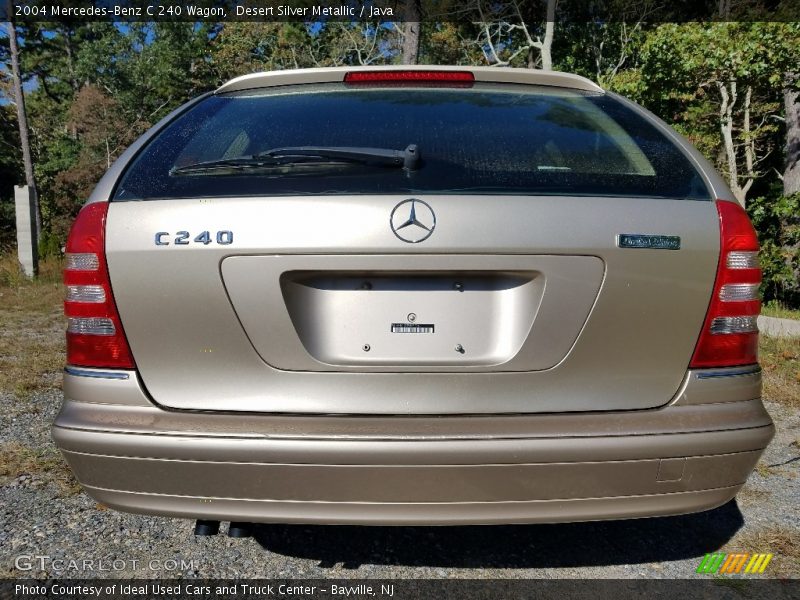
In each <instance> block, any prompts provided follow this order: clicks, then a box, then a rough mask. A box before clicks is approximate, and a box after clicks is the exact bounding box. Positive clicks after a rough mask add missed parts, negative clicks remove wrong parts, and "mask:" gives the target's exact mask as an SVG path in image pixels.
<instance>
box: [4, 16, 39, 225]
mask: <svg viewBox="0 0 800 600" xmlns="http://www.w3.org/2000/svg"><path fill="white" fill-rule="evenodd" d="M6 6H7V9H8V18H9V19H12V18H13V6H12V5H11V2H10V0H9V1H8V2H7V3H6ZM8 45H9V49H10V51H11V78H12V83H13V87H14V101H15V102H16V104H17V123H18V124H19V141H20V145H21V146H22V162H23V164H24V165H25V183H26V184H27V185H28V187H29V188H31V190H32V191H33V198H34V201H33V202H34V205H33V210H34V214H35V216H36V239H37V240H38V239H39V235H40V234H41V232H42V216H41V213H40V212H39V198H38V195H37V193H36V181H35V179H34V177H33V160H32V158H31V143H30V139H29V137H28V115H27V113H26V111H25V96H24V95H23V93H22V75H21V74H20V70H19V46H18V45H17V29H16V26H15V25H14V21H13V20H10V21H9V25H8Z"/></svg>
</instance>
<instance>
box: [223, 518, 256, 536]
mask: <svg viewBox="0 0 800 600" xmlns="http://www.w3.org/2000/svg"><path fill="white" fill-rule="evenodd" d="M251 535H253V524H252V523H243V522H240V521H231V526H230V527H228V537H232V538H248V537H250V536H251Z"/></svg>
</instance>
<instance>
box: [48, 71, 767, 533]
mask: <svg viewBox="0 0 800 600" xmlns="http://www.w3.org/2000/svg"><path fill="white" fill-rule="evenodd" d="M409 149H411V150H409ZM409 152H411V153H412V154H413V156H412V157H411V158H409V154H408V153H409ZM395 158H397V160H395ZM757 250H758V243H757V240H756V237H755V233H754V231H753V228H752V226H751V225H750V222H749V221H748V219H747V216H746V214H745V213H744V211H743V210H742V209H741V207H739V205H738V204H736V203H735V202H733V201H732V197H731V195H730V192H729V190H728V189H727V188H726V187H725V184H724V182H723V181H722V180H721V179H720V178H719V176H718V175H717V174H716V173H715V172H714V171H713V169H712V168H711V167H710V166H709V165H708V164H707V163H706V162H705V161H704V160H703V159H702V158H701V157H700V156H699V154H698V153H697V152H696V151H695V150H694V149H693V148H691V147H690V146H689V145H688V144H687V143H686V142H685V141H683V140H682V139H681V138H680V137H679V136H678V135H677V134H675V133H674V132H673V131H672V130H671V129H670V128H669V127H667V126H666V125H665V124H663V123H662V122H660V121H659V120H658V119H656V118H655V117H654V116H652V115H650V114H649V113H647V112H646V111H644V110H643V109H641V108H640V107H638V106H635V105H633V104H632V103H630V102H628V101H626V100H624V99H622V98H619V97H617V96H614V95H613V94H608V93H605V92H603V91H602V90H601V89H600V88H598V87H597V86H596V85H594V84H592V83H591V82H589V81H587V80H584V79H582V78H579V77H576V76H571V75H566V74H558V73H544V72H536V71H527V70H514V69H482V68H476V69H468V70H464V69H461V68H441V67H436V68H431V67H421V68H414V69H408V68H381V69H372V68H368V69H356V70H353V69H316V70H306V71H295V72H276V73H268V74H256V75H252V76H246V77H242V78H239V79H236V80H233V81H232V82H229V83H227V84H225V85H224V86H222V87H221V88H220V89H218V90H217V91H216V92H215V93H213V94H209V95H207V96H204V97H202V98H200V99H197V100H195V101H193V102H191V103H189V104H187V105H186V106H184V107H182V108H180V109H178V110H177V111H176V112H175V113H173V114H172V115H170V116H169V117H167V118H166V119H165V120H164V121H162V122H161V123H160V124H158V125H157V126H156V127H155V128H154V129H153V130H151V131H150V132H148V134H146V135H145V136H144V137H143V138H142V139H140V140H139V141H138V142H137V143H135V144H134V145H133V146H132V147H131V148H130V149H129V150H128V151H127V152H126V153H125V154H124V155H123V156H122V157H121V158H120V160H119V161H118V162H117V163H116V164H115V165H114V166H113V167H112V168H111V169H110V170H109V172H108V173H107V175H106V176H105V177H104V179H103V180H102V181H101V182H100V184H99V185H98V187H97V188H96V189H95V192H94V193H93V195H92V197H91V198H90V201H89V203H88V204H87V205H86V206H85V207H84V209H83V210H82V211H81V214H80V215H79V217H78V219H77V221H76V223H75V225H74V227H73V230H72V233H71V234H70V238H69V241H68V244H67V268H66V271H65V283H66V284H67V302H66V304H65V307H66V313H67V317H68V320H69V325H68V333H67V342H68V356H67V362H68V366H67V368H66V373H65V378H64V395H65V401H64V405H63V408H62V410H61V413H60V414H59V416H58V418H57V419H56V423H55V425H54V428H53V435H54V438H55V440H56V443H57V444H58V446H59V447H60V448H61V450H62V452H63V453H64V456H65V457H66V459H67V461H68V462H69V464H70V466H71V467H72V469H73V471H74V472H75V474H76V476H77V478H78V479H79V481H80V482H81V484H82V485H83V486H84V488H85V489H86V491H87V492H88V493H89V494H91V495H92V496H93V497H95V498H97V499H98V500H99V501H101V502H103V503H104V504H107V505H109V506H111V507H114V508H118V509H120V510H125V511H131V512H144V513H150V514H162V515H171V516H180V517H189V518H201V519H219V520H232V521H262V522H315V523H357V524H411V523H425V524H458V523H511V522H515V523H521V522H542V521H579V520H591V519H610V518H628V517H643V516H654V515H666V514H678V513H685V512H691V511H697V510H704V509H708V508H712V507H714V506H718V505H720V504H723V503H725V502H726V501H728V500H729V499H731V498H732V497H733V496H734V495H735V494H736V492H737V491H738V490H739V489H740V487H741V486H742V484H743V483H744V482H745V480H746V479H747V476H748V475H749V473H750V472H751V470H752V469H753V467H754V466H755V464H756V462H757V460H758V458H759V456H760V455H761V452H762V451H763V449H764V448H765V447H766V445H767V444H768V442H769V440H770V439H771V437H772V435H773V433H774V428H773V425H772V422H771V420H770V418H769V416H768V414H767V413H766V411H765V410H764V407H763V405H762V403H761V398H760V397H761V373H760V369H759V367H758V364H757V341H758V331H757V327H756V323H755V320H756V316H757V315H758V312H759V308H760V303H759V300H758V284H759V282H760V270H759V267H758V258H757Z"/></svg>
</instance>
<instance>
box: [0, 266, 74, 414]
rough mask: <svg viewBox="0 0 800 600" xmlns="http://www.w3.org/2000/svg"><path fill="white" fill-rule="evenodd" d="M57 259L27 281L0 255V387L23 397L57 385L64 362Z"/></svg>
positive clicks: (15, 267) (61, 288) (1, 390)
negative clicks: (35, 276) (33, 279)
mask: <svg viewBox="0 0 800 600" xmlns="http://www.w3.org/2000/svg"><path fill="white" fill-rule="evenodd" d="M61 266H62V265H61V261H59V260H56V259H49V260H46V261H42V263H41V264H40V276H39V278H38V279H37V280H35V281H31V280H29V279H27V278H26V277H25V276H24V275H22V274H21V273H20V271H19V267H18V265H17V262H16V260H15V258H14V257H13V256H8V255H7V256H5V257H2V258H0V392H5V393H10V394H13V395H15V396H17V397H18V398H21V399H25V398H27V397H29V396H30V395H31V394H33V393H35V392H39V391H44V390H48V389H58V388H59V386H60V383H61V369H62V368H63V366H64V335H63V330H64V317H63V314H62V300H63V287H62V285H61Z"/></svg>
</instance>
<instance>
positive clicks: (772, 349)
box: [758, 335, 800, 408]
mask: <svg viewBox="0 0 800 600" xmlns="http://www.w3.org/2000/svg"><path fill="white" fill-rule="evenodd" d="M760 340H761V341H760V344H759V354H758V358H759V362H760V363H761V368H762V369H763V370H764V396H765V397H766V398H769V399H770V400H774V401H775V402H779V403H781V404H786V405H789V406H793V407H795V408H800V338H775V337H767V336H765V335H762V336H760Z"/></svg>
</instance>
